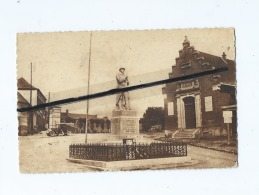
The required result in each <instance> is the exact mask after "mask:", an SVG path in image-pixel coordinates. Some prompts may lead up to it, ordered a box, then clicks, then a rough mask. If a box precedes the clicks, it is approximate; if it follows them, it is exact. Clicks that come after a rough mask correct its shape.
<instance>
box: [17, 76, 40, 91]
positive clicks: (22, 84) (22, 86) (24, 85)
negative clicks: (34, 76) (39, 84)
mask: <svg viewBox="0 0 259 195" xmlns="http://www.w3.org/2000/svg"><path fill="white" fill-rule="evenodd" d="M17 87H18V89H31V88H32V89H37V88H36V87H34V86H32V85H31V84H30V83H28V82H27V81H26V80H25V79H24V78H23V77H21V78H19V79H18V82H17Z"/></svg>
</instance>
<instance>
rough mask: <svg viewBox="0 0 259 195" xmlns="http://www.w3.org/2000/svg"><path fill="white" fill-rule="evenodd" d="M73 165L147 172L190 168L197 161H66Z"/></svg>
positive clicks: (188, 158) (183, 158) (171, 159)
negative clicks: (149, 170) (148, 170)
mask: <svg viewBox="0 0 259 195" xmlns="http://www.w3.org/2000/svg"><path fill="white" fill-rule="evenodd" d="M67 160H68V161H70V162H73V163H79V164H84V165H86V166H88V167H89V168H93V169H97V170H102V171H129V170H147V169H151V170H152V169H172V168H178V167H190V166H192V165H194V164H197V163H198V161H195V160H192V159H191V157H188V156H184V157H171V158H156V159H141V160H124V161H109V162H107V161H96V160H82V159H73V158H68V159H67Z"/></svg>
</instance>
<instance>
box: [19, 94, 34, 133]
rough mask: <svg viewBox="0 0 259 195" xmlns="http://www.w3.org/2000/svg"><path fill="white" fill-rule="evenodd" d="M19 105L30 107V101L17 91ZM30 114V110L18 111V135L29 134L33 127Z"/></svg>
mask: <svg viewBox="0 0 259 195" xmlns="http://www.w3.org/2000/svg"><path fill="white" fill-rule="evenodd" d="M17 99H18V102H17V107H18V108H27V107H30V103H29V102H28V101H27V100H26V99H25V98H24V97H23V96H22V95H21V94H20V93H19V92H17ZM30 118H31V117H30V115H29V113H28V112H18V135H28V129H30V127H31V122H30Z"/></svg>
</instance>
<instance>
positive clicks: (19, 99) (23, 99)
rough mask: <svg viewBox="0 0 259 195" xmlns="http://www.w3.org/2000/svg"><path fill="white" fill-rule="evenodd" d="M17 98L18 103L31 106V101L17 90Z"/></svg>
mask: <svg viewBox="0 0 259 195" xmlns="http://www.w3.org/2000/svg"><path fill="white" fill-rule="evenodd" d="M17 100H18V103H20V104H24V105H25V106H26V107H27V106H30V103H29V102H28V101H27V100H26V99H25V98H24V97H23V96H22V95H21V94H20V93H19V92H17Z"/></svg>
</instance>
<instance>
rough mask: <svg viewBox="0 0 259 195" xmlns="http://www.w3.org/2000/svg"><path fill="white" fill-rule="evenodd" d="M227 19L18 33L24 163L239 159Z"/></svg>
mask: <svg viewBox="0 0 259 195" xmlns="http://www.w3.org/2000/svg"><path fill="white" fill-rule="evenodd" d="M235 57H236V56H235V31H234V29H233V28H211V29H210V28H205V29H172V30H134V31H133V30H132V31H126V30H125V31H91V32H90V31H85V32H84V31H81V32H51V33H36V32H35V33H18V34H17V113H18V129H17V133H18V135H19V166H20V172H22V173H62V172H92V171H128V170H162V169H163V170H165V169H191V168H192V169H197V168H227V167H237V159H238V140H237V134H238V132H237V101H236V63H235Z"/></svg>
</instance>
